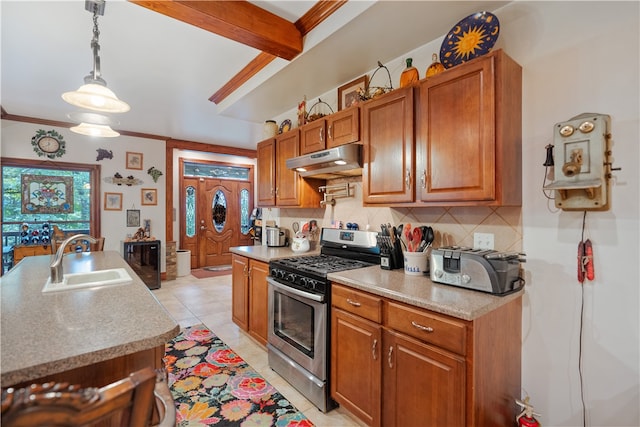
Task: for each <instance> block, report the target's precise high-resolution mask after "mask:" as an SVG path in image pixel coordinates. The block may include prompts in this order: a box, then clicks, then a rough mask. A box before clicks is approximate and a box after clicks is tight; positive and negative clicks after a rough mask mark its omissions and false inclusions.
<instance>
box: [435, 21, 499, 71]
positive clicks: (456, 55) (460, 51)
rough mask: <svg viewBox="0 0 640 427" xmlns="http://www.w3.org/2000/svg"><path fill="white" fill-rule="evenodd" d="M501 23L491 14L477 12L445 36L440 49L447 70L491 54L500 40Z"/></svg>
mask: <svg viewBox="0 0 640 427" xmlns="http://www.w3.org/2000/svg"><path fill="white" fill-rule="evenodd" d="M499 34H500V22H499V21H498V18H497V17H496V16H495V15H494V14H493V13H491V12H484V11H483V12H477V13H474V14H473V15H469V16H467V17H466V18H464V19H463V20H462V21H460V22H458V23H457V24H456V25H455V26H454V27H453V28H452V29H451V31H449V33H448V34H447V35H446V36H445V38H444V40H443V41H442V46H441V47H440V62H441V63H442V65H444V67H445V68H451V67H453V66H456V65H459V64H462V63H463V62H467V61H469V60H471V59H473V58H477V57H479V56H482V55H484V54H486V53H489V52H490V51H491V49H492V48H493V45H494V44H495V43H496V40H498V35H499Z"/></svg>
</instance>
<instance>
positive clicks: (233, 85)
mask: <svg viewBox="0 0 640 427" xmlns="http://www.w3.org/2000/svg"><path fill="white" fill-rule="evenodd" d="M346 2H347V0H320V1H319V2H317V3H316V4H315V5H313V7H311V9H309V10H308V11H307V13H305V14H304V15H303V16H301V17H300V19H298V20H297V21H296V22H295V24H294V25H295V26H296V28H298V30H299V31H300V34H302V37H304V36H306V35H307V34H308V33H309V32H310V31H311V30H313V29H314V28H315V27H317V26H318V25H320V23H321V22H322V21H324V20H325V19H327V18H328V17H329V16H331V14H332V13H334V12H335V11H336V10H338V9H339V8H340V7H342V6H343V5H344V4H345V3H346ZM274 59H275V56H273V55H271V54H269V53H265V52H262V53H260V54H259V55H258V56H256V57H255V58H254V59H253V60H252V61H251V62H249V63H248V64H247V65H246V66H245V67H244V68H243V69H242V70H240V72H238V74H236V75H235V76H233V77H232V78H231V80H229V81H228V82H227V83H225V85H224V86H222V87H221V88H220V89H218V91H217V92H216V93H214V94H213V95H211V97H209V101H211V102H213V103H214V104H219V103H220V102H222V101H223V100H224V99H225V98H226V97H227V96H229V95H231V94H232V93H233V92H235V91H236V90H237V89H238V88H239V87H240V86H242V85H243V84H245V83H246V82H247V81H248V80H249V79H250V78H251V77H253V76H254V75H256V74H257V73H258V72H259V71H260V70H262V69H263V68H264V67H266V66H267V65H269V63H270V62H271V61H273V60H274Z"/></svg>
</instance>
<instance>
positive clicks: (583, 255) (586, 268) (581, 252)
mask: <svg viewBox="0 0 640 427" xmlns="http://www.w3.org/2000/svg"><path fill="white" fill-rule="evenodd" d="M595 277H596V275H595V271H594V268H593V245H592V244H591V240H590V239H587V240H586V241H583V242H580V243H578V282H580V283H584V280H585V279H587V280H593V279H595Z"/></svg>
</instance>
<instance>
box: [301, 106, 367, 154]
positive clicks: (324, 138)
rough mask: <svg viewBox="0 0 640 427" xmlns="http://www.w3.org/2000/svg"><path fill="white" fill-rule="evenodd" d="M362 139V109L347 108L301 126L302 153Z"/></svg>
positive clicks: (355, 107) (356, 107)
mask: <svg viewBox="0 0 640 427" xmlns="http://www.w3.org/2000/svg"><path fill="white" fill-rule="evenodd" d="M359 140H360V109H359V107H358V106H354V107H350V108H346V109H344V110H342V111H338V112H337V113H334V114H331V115H328V116H325V117H323V118H321V119H318V120H314V121H313V122H311V123H307V124H306V125H304V126H302V127H301V128H300V154H309V153H313V152H315V151H320V150H324V149H327V148H333V147H336V146H338V145H342V144H348V143H350V142H357V141H359Z"/></svg>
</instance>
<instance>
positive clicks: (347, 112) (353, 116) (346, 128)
mask: <svg viewBox="0 0 640 427" xmlns="http://www.w3.org/2000/svg"><path fill="white" fill-rule="evenodd" d="M326 122H327V126H326V128H327V148H333V147H336V146H338V145H343V144H349V143H350V142H357V141H359V140H360V107H358V106H354V107H349V108H346V109H344V110H342V111H338V112H337V113H334V114H331V115H330V116H327V117H326Z"/></svg>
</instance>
